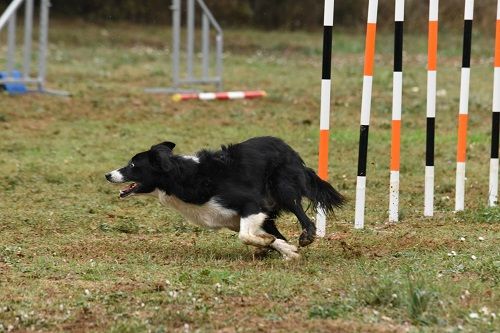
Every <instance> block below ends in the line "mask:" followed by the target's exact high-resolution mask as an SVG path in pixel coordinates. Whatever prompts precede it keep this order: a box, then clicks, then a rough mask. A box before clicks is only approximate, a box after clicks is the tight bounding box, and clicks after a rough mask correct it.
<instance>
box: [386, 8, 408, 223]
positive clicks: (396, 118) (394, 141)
mask: <svg viewBox="0 0 500 333" xmlns="http://www.w3.org/2000/svg"><path fill="white" fill-rule="evenodd" d="M404 11H405V1H404V0H396V3H395V11H394V13H395V15H394V73H393V77H392V128H391V175H390V188H389V222H397V221H398V218H399V213H398V212H399V164H400V151H401V150H400V143H401V111H402V104H403V22H404Z"/></svg>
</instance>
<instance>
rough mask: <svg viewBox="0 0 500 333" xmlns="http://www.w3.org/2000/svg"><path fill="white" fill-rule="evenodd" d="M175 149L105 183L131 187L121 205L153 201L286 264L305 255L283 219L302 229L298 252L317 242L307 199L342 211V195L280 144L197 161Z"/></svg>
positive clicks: (156, 151)
mask: <svg viewBox="0 0 500 333" xmlns="http://www.w3.org/2000/svg"><path fill="white" fill-rule="evenodd" d="M174 147H175V144H174V143H172V142H168V141H167V142H163V143H160V144H157V145H154V146H152V147H151V149H150V150H148V151H145V152H141V153H139V154H137V155H135V156H134V157H132V159H131V160H130V162H129V163H128V164H127V165H126V166H124V167H123V168H120V169H117V170H114V171H111V172H109V173H108V174H106V179H107V180H108V181H109V182H112V183H126V182H132V183H131V184H130V185H128V186H127V187H126V188H125V189H123V190H121V191H120V198H126V197H129V196H132V195H138V194H149V195H153V196H155V197H157V198H158V199H159V200H160V202H161V203H162V204H163V205H166V206H168V207H171V208H174V209H176V210H177V211H178V212H180V213H181V214H182V215H183V216H184V217H186V218H187V219H188V220H190V221H191V222H193V223H195V224H197V225H199V226H203V227H208V228H212V229H220V228H228V229H230V230H233V231H235V232H238V233H239V238H240V240H241V241H242V242H243V243H244V244H247V245H253V246H256V247H258V248H260V249H274V250H277V251H278V252H280V253H281V254H282V255H283V257H284V258H285V259H293V258H298V257H299V254H298V253H297V248H296V247H295V246H293V245H291V244H289V243H288V242H287V240H286V238H285V237H284V236H283V235H282V234H281V233H280V231H279V230H278V228H277V227H276V224H275V222H276V218H277V217H278V216H279V215H280V214H281V213H282V212H284V211H288V212H291V213H293V214H295V216H296V217H297V219H298V220H299V222H300V225H301V227H302V233H301V235H300V237H299V245H300V246H306V245H309V244H311V243H312V242H313V241H314V237H315V233H316V227H315V225H314V223H313V222H312V221H311V220H310V219H309V218H308V217H307V215H306V213H305V212H304V210H303V208H302V198H303V197H305V198H307V199H309V200H310V202H311V205H312V207H314V209H315V208H316V207H317V206H318V205H319V206H320V207H321V208H322V209H323V210H324V211H325V212H326V213H330V212H332V211H333V209H334V208H337V207H340V206H342V204H343V203H344V197H343V196H342V195H341V194H340V193H339V192H337V191H336V190H335V189H334V188H333V187H332V186H331V185H330V184H329V183H327V182H326V181H323V180H322V179H320V178H319V177H318V176H317V175H316V173H315V172H314V171H313V170H312V169H311V168H308V167H306V166H305V163H304V161H303V160H302V159H301V157H300V156H299V154H298V153H297V152H295V151H294V150H293V149H292V148H291V147H290V146H289V145H287V144H286V143H285V142H284V141H282V140H281V139H278V138H274V137H256V138H252V139H249V140H247V141H244V142H241V143H238V144H231V145H228V146H221V149H220V150H217V151H210V150H201V151H199V152H197V153H196V154H195V156H185V155H175V154H174V153H173V149H174Z"/></svg>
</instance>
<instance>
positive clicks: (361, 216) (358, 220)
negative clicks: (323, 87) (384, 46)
mask: <svg viewBox="0 0 500 333" xmlns="http://www.w3.org/2000/svg"><path fill="white" fill-rule="evenodd" d="M377 7H378V0H370V1H369V3H368V19H367V25H366V41H365V64H364V70H363V95H362V97H361V120H360V133H359V152H358V176H357V179H356V210H355V216H354V227H355V228H356V229H362V228H363V227H364V223H365V192H366V159H367V153H368V131H369V127H370V109H371V99H372V81H373V66H374V60H375V37H376V33H377Z"/></svg>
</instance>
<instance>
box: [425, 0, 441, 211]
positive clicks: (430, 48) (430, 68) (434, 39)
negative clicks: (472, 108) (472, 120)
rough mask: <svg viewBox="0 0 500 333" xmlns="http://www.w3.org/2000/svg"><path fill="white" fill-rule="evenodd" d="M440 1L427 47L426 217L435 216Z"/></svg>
mask: <svg viewBox="0 0 500 333" xmlns="http://www.w3.org/2000/svg"><path fill="white" fill-rule="evenodd" d="M438 10H439V0H430V1H429V37H428V38H429V40H428V45H427V134H426V148H425V190H424V216H433V215H434V132H435V128H436V121H435V120H436V79H437V71H436V69H437V46H438Z"/></svg>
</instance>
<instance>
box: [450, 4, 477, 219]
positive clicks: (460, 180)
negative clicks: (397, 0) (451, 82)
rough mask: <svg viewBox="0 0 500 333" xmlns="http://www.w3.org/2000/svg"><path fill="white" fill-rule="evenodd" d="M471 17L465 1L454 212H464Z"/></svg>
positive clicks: (469, 5)
mask: <svg viewBox="0 0 500 333" xmlns="http://www.w3.org/2000/svg"><path fill="white" fill-rule="evenodd" d="M473 16H474V0H465V10H464V41H463V54H462V73H461V79H460V107H459V114H458V143H457V172H456V184H455V211H462V210H464V205H465V159H466V150H467V147H466V146H467V123H468V116H469V86H470V84H469V83H470V56H471V44H472V20H473Z"/></svg>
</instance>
